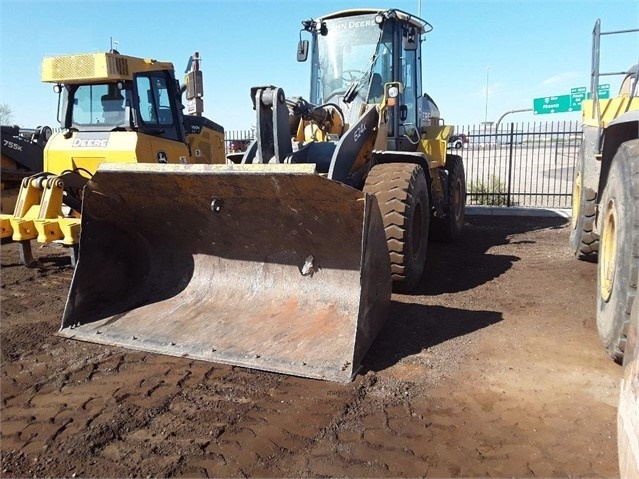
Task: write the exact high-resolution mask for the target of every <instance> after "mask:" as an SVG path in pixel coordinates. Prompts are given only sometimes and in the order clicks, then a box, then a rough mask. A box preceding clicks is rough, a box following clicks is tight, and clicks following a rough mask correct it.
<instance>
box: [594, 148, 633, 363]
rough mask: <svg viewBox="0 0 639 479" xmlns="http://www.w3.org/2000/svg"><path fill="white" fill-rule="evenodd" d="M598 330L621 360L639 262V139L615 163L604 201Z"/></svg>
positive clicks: (614, 160) (614, 159)
mask: <svg viewBox="0 0 639 479" xmlns="http://www.w3.org/2000/svg"><path fill="white" fill-rule="evenodd" d="M599 207H600V215H601V217H600V220H599V221H600V225H601V228H600V231H601V240H600V250H599V265H598V268H597V330H598V332H599V338H600V339H601V342H602V344H603V346H604V347H605V348H606V350H607V351H608V354H609V355H610V356H611V357H612V358H613V359H614V360H615V361H617V362H621V361H622V360H623V353H624V350H625V343H626V335H627V332H628V325H629V323H630V309H631V307H632V301H633V299H634V297H635V295H636V293H637V269H638V267H637V265H638V264H639V140H632V141H628V142H626V143H623V144H622V145H621V147H620V148H619V150H617V153H616V154H615V157H614V158H613V160H612V165H611V167H610V174H609V176H608V181H607V182H606V187H605V188H604V191H603V194H602V197H601V202H600V206H599Z"/></svg>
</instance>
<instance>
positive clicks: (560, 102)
mask: <svg viewBox="0 0 639 479" xmlns="http://www.w3.org/2000/svg"><path fill="white" fill-rule="evenodd" d="M570 99H571V96H570V95H559V96H546V97H543V98H535V99H534V100H533V112H534V114H535V115H541V114H544V113H566V112H569V111H574V110H573V108H572V107H571V100H570Z"/></svg>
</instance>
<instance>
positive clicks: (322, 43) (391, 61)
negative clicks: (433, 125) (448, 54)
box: [298, 9, 432, 150]
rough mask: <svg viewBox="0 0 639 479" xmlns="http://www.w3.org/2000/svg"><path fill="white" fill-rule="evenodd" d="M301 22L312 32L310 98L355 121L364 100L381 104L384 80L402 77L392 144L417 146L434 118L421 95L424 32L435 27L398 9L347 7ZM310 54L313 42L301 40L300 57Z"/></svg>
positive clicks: (391, 120) (391, 128)
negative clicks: (420, 137) (348, 8)
mask: <svg viewBox="0 0 639 479" xmlns="http://www.w3.org/2000/svg"><path fill="white" fill-rule="evenodd" d="M302 25H303V28H302V30H303V31H306V32H309V33H310V34H311V35H312V42H311V44H310V54H311V89H310V102H311V103H313V104H315V105H322V106H325V105H336V106H337V107H338V108H339V109H340V111H342V113H343V115H344V119H345V122H346V123H347V124H351V125H352V124H354V123H355V122H356V121H357V119H358V118H359V117H360V115H361V114H362V112H363V110H362V108H363V105H365V104H377V105H378V104H380V103H381V101H382V99H383V96H384V88H385V85H386V84H388V83H390V82H398V83H400V84H401V88H400V91H399V97H398V104H397V105H396V107H395V108H390V109H388V110H387V111H388V114H389V138H388V142H389V145H388V146H389V149H393V150H414V149H415V146H414V144H415V142H416V141H417V140H418V138H419V133H421V131H422V129H423V127H424V126H430V122H431V117H430V116H429V115H426V113H427V111H428V106H429V99H427V97H425V96H422V83H421V35H422V34H425V33H427V32H429V31H431V30H432V26H431V25H430V24H429V23H428V22H426V21H425V20H422V19H420V18H418V17H415V16H413V15H411V14H408V13H406V12H403V11H401V10H395V9H392V10H382V11H380V10H372V9H361V10H359V9H358V10H346V11H341V12H337V13H334V14H331V15H328V16H326V17H324V18H321V19H318V20H306V21H304V22H302ZM308 53H309V42H308V41H307V40H300V43H299V45H298V60H299V61H305V60H306V59H307V57H308ZM430 101H431V102H432V100H430ZM427 116H428V118H426V117H427ZM426 121H428V125H424V123H425V122H426Z"/></svg>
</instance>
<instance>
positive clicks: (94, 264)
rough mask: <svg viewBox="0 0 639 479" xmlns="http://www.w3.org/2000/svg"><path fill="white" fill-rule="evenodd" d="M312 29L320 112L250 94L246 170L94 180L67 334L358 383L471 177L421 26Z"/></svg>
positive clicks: (260, 92)
mask: <svg viewBox="0 0 639 479" xmlns="http://www.w3.org/2000/svg"><path fill="white" fill-rule="evenodd" d="M302 25H303V32H304V33H305V34H310V36H311V41H310V42H309V40H307V39H304V40H300V43H299V44H298V60H300V61H305V60H307V59H308V57H309V52H310V57H311V92H310V101H307V100H305V99H303V98H301V97H291V98H287V97H286V95H285V94H284V91H283V90H282V89H281V88H278V87H275V86H265V87H254V88H252V89H251V99H252V102H253V107H254V109H255V111H256V139H255V141H253V142H252V143H251V144H250V145H249V147H248V148H247V150H246V151H245V152H244V154H243V157H242V160H241V163H239V164H227V165H201V166H200V165H175V166H171V167H170V168H166V167H164V168H159V167H158V166H157V165H150V164H137V165H115V164H104V165H102V166H100V167H99V168H98V171H97V173H96V174H95V175H94V176H93V178H92V179H91V181H89V182H88V184H87V186H86V187H85V190H84V209H83V216H82V240H81V245H80V252H79V261H78V265H77V267H76V271H75V275H74V278H73V282H72V285H71V289H70V292H69V298H68V301H67V305H66V308H65V312H64V317H63V320H62V327H61V330H60V332H59V334H61V335H63V336H66V337H70V338H76V339H80V340H86V341H92V342H99V343H104V344H112V345H120V346H125V347H129V348H133V349H140V350H146V351H155V352H159V353H163V354H170V355H176V356H188V357H191V358H197V359H203V360H209V361H213V362H220V363H228V364H232V365H240V366H246V367H250V368H255V369H262V370H268V371H274V372H280V373H285V374H292V375H298V376H303V377H310V378H318V379H326V380H332V381H349V380H351V379H352V378H353V376H354V375H355V374H356V373H357V372H358V370H359V369H360V368H361V363H362V360H363V358H364V355H365V354H366V351H367V350H368V349H369V347H370V345H371V343H372V342H373V340H374V339H375V337H376V336H377V334H378V332H379V331H380V329H381V327H382V325H383V323H384V320H385V319H386V315H387V310H388V306H389V303H390V297H391V292H392V289H393V288H394V289H395V290H396V291H399V292H410V291H414V290H415V289H416V288H417V287H418V286H419V284H420V279H421V277H422V273H423V269H424V262H425V258H426V249H427V242H428V238H429V236H431V237H437V238H440V239H444V240H452V239H455V238H456V237H457V236H459V234H460V233H461V231H462V225H463V218H464V203H465V195H466V187H465V177H464V169H463V164H462V160H461V157H459V156H457V155H447V153H446V150H447V138H448V135H449V134H450V132H451V130H452V128H451V127H450V126H447V125H445V124H444V123H443V121H442V120H441V118H440V115H439V110H438V109H437V107H436V106H435V104H434V102H433V101H432V99H431V98H430V97H429V96H428V95H426V94H424V93H423V92H422V82H421V78H420V73H421V51H420V50H421V36H422V35H423V34H424V33H426V32H427V31H430V29H431V27H430V25H429V24H428V23H427V22H425V21H424V20H422V19H420V18H417V17H415V16H412V15H410V14H408V13H406V12H403V11H400V10H393V9H391V10H370V9H366V10H348V11H342V12H337V13H334V14H332V15H327V16H325V17H323V18H321V19H317V20H308V21H305V22H302Z"/></svg>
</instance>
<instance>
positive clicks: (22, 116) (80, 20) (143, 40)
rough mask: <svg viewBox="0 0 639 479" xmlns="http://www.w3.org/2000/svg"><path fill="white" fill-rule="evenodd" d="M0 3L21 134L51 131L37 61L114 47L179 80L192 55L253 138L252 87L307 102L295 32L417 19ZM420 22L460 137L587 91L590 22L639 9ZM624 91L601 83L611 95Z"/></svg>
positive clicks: (508, 10)
mask: <svg viewBox="0 0 639 479" xmlns="http://www.w3.org/2000/svg"><path fill="white" fill-rule="evenodd" d="M0 2H1V3H0V5H1V7H0V31H1V44H0V52H1V57H2V65H1V71H2V82H1V84H0V103H3V104H7V105H9V107H10V108H11V110H12V112H13V118H12V120H13V121H12V123H15V124H18V125H20V126H23V127H27V128H29V127H35V126H38V125H43V124H48V125H50V126H58V124H57V122H56V114H55V111H56V108H57V96H56V95H55V94H54V93H53V91H52V86H51V85H50V84H43V83H41V82H40V64H41V59H42V57H45V56H49V55H63V54H72V53H86V52H89V53H90V52H98V51H107V50H108V49H109V48H110V38H111V37H112V38H113V39H114V40H117V42H118V45H117V48H118V50H119V51H120V52H121V53H123V54H127V55H132V56H140V57H145V58H149V57H150V58H155V59H157V60H163V61H171V62H173V64H174V65H175V68H176V72H177V74H178V76H179V78H180V79H182V78H183V72H184V69H185V67H186V63H187V60H188V57H189V55H191V54H192V53H193V52H194V51H199V52H200V55H201V57H202V59H203V60H202V70H203V75H204V109H205V115H206V116H207V117H209V118H211V119H213V120H214V121H216V122H218V123H220V124H222V125H223V126H224V127H225V128H226V129H227V130H237V129H248V128H250V127H251V125H253V124H254V123H255V120H254V112H253V110H252V107H251V100H250V95H249V91H250V87H251V86H257V85H266V84H273V85H278V86H281V87H283V88H284V91H285V92H286V93H287V95H291V96H293V95H302V96H304V97H308V90H309V87H308V78H309V64H308V63H297V61H296V58H295V53H296V43H297V40H298V32H299V29H300V26H301V24H300V22H301V21H302V20H304V19H307V18H313V17H318V16H322V15H325V14H327V13H331V12H333V11H337V10H342V9H348V8H356V7H383V8H386V7H395V8H400V9H403V10H406V11H409V12H411V13H418V8H420V7H419V0H410V1H404V0H395V1H393V2H391V3H386V4H385V3H380V2H371V1H369V0H366V1H361V0H353V1H342V0H339V1H338V0H324V1H303V0H275V1H257V0H240V1H231V0H209V1H189V2H186V1H164V2H159V1H151V0H137V1H135V0H128V1H108V0H104V1H90V0H85V1H75V2H72V1H53V0H51V1H29V0H20V1H13V0H0ZM421 16H422V17H423V18H425V19H426V20H428V21H429V22H430V23H431V24H432V25H433V26H434V30H433V31H432V32H431V33H430V34H428V35H427V37H426V42H425V44H424V45H423V46H424V53H423V78H424V85H425V90H426V91H427V92H428V93H429V94H430V95H431V96H432V97H433V98H434V99H435V101H436V103H437V104H438V106H439V108H440V110H441V112H442V116H443V117H444V119H445V120H446V121H447V123H451V124H457V125H465V124H474V123H479V122H482V121H484V119H486V118H487V119H488V120H489V121H495V120H496V119H497V118H498V117H499V116H500V115H501V114H502V113H504V112H506V111H509V110H514V109H520V108H532V103H533V99H534V98H538V97H543V96H550V95H563V94H569V93H570V89H571V88H572V87H580V86H587V85H589V71H590V52H591V32H592V28H593V25H594V23H595V21H596V19H597V18H601V21H602V29H603V30H604V31H610V30H620V29H628V28H636V27H638V26H639V1H638V0H597V1H594V0H589V1H580V2H578V1H566V0H563V1H562V0H554V1H551V0H502V1H497V0H491V1H487V0H475V1H471V0H466V1H456V0H422V2H421ZM623 37H626V38H623ZM602 51H603V53H604V55H605V56H604V57H603V59H602V69H603V70H606V71H611V70H624V69H626V68H628V67H630V66H631V65H632V64H634V63H636V62H637V61H638V60H639V58H638V56H639V55H638V52H639V36H637V35H636V34H634V35H622V39H614V38H613V37H608V39H604V43H603V49H602ZM619 81H620V80H619V79H605V80H604V81H602V83H603V82H609V83H611V88H612V90H615V89H617V88H618V85H619ZM487 92H488V101H487V102H486V93H487ZM486 104H487V106H488V108H487V110H488V114H487V116H486ZM577 119H579V115H578V114H577V113H565V114H553V115H540V116H533V115H532V114H525V113H524V114H513V115H510V116H509V117H508V121H530V120H544V121H545V120H577Z"/></svg>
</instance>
